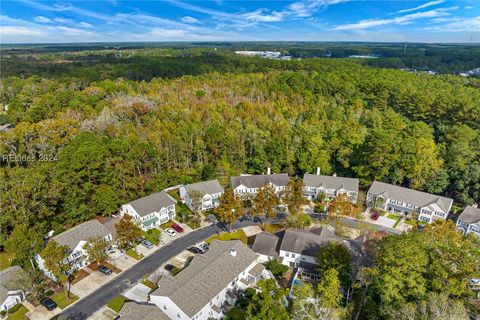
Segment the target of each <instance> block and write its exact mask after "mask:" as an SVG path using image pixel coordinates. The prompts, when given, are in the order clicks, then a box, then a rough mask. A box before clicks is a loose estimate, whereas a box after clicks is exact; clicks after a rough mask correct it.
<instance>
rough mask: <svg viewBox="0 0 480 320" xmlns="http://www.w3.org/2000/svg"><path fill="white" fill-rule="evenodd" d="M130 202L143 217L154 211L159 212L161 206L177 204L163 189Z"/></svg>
mask: <svg viewBox="0 0 480 320" xmlns="http://www.w3.org/2000/svg"><path fill="white" fill-rule="evenodd" d="M129 204H130V205H131V206H132V207H133V209H135V211H136V212H137V213H138V214H139V215H140V216H142V217H143V216H146V215H148V214H150V213H152V212H158V211H159V210H160V209H161V208H166V207H168V206H171V205H172V204H175V201H174V200H173V199H172V198H171V197H170V196H169V195H168V194H167V193H166V192H165V191H161V192H157V193H154V194H151V195H149V196H146V197H143V198H140V199H137V200H135V201H132V202H130V203H129Z"/></svg>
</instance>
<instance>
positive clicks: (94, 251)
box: [84, 236, 110, 263]
mask: <svg viewBox="0 0 480 320" xmlns="http://www.w3.org/2000/svg"><path fill="white" fill-rule="evenodd" d="M109 246H110V243H109V242H108V241H107V240H105V238H103V237H100V236H93V237H90V238H89V239H88V240H87V243H86V245H85V247H84V249H85V250H86V251H87V254H88V259H89V260H90V261H91V262H96V263H100V262H101V261H103V260H105V259H106V258H107V249H108V247H109Z"/></svg>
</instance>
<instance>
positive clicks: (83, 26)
mask: <svg viewBox="0 0 480 320" xmlns="http://www.w3.org/2000/svg"><path fill="white" fill-rule="evenodd" d="M77 27H80V28H92V27H93V25H91V24H90V23H88V22H85V21H81V22H79V23H77Z"/></svg>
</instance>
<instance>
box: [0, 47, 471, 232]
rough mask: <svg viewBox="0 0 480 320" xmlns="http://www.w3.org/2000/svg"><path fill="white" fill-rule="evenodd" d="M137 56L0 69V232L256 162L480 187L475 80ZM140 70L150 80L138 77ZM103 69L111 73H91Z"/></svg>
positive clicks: (460, 196) (462, 194)
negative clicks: (5, 72)
mask: <svg viewBox="0 0 480 320" xmlns="http://www.w3.org/2000/svg"><path fill="white" fill-rule="evenodd" d="M222 57H223V58H222ZM105 59H107V57H105ZM142 59H143V58H142V57H141V56H138V57H137V56H135V55H133V56H132V57H130V58H128V59H127V60H128V62H126V64H120V65H121V68H118V69H117V66H118V65H116V64H115V63H112V64H111V66H112V68H111V69H108V68H103V66H104V64H100V65H101V66H102V68H99V67H98V65H97V63H96V62H91V63H89V64H88V65H86V66H83V65H78V66H75V67H74V68H73V69H71V68H70V67H69V66H66V69H62V68H60V69H55V70H52V74H51V75H52V76H53V75H56V73H57V72H61V73H64V74H63V77H62V75H61V74H59V75H58V77H57V76H55V78H53V77H50V78H49V77H41V76H31V77H28V78H25V79H22V78H19V77H16V76H11V77H8V78H5V79H3V80H2V82H1V100H2V105H3V106H4V109H7V110H6V111H4V112H2V114H0V124H2V123H11V124H13V125H14V128H13V129H12V130H10V131H8V132H4V133H0V154H1V155H2V157H1V158H0V160H1V171H0V176H1V177H0V189H1V192H0V208H1V209H0V210H1V211H2V212H1V215H0V219H1V220H0V227H1V229H2V234H8V232H9V230H11V228H12V226H13V225H14V224H16V223H20V222H22V223H26V224H29V225H30V226H32V227H33V226H34V225H35V227H37V228H38V227H40V228H49V227H51V226H52V225H67V226H68V225H71V224H73V223H76V222H79V221H83V220H86V219H89V218H91V217H93V216H95V215H110V214H112V213H114V212H116V211H117V209H118V206H119V205H120V204H122V203H124V202H126V201H129V200H131V199H135V198H137V197H139V196H142V195H144V194H147V193H149V192H152V191H155V190H159V189H161V188H165V187H167V186H169V185H174V184H177V183H186V182H192V181H198V180H201V179H207V178H213V177H218V178H219V179H220V180H221V182H223V183H224V184H226V183H227V181H228V177H229V176H230V175H233V174H238V173H240V172H249V173H260V172H263V171H264V170H265V167H267V166H270V167H271V168H272V170H273V172H288V173H290V174H291V175H299V176H301V175H302V174H303V173H305V172H314V171H315V168H316V167H318V166H319V167H320V168H321V172H322V173H324V174H333V173H337V174H338V175H343V176H352V177H359V178H360V179H361V184H362V186H363V187H367V186H368V185H369V183H371V182H372V181H373V180H375V179H377V180H382V181H386V182H391V183H395V184H401V185H404V186H408V187H411V188H415V189H419V190H426V191H428V192H434V193H438V194H443V195H446V196H450V197H453V198H454V199H455V201H456V203H457V204H459V205H465V204H471V203H473V202H474V201H478V200H479V199H480V103H479V101H480V89H479V86H480V81H478V80H475V79H468V78H461V77H457V76H447V75H445V76H429V75H415V74H410V73H406V72H402V71H396V70H387V69H379V68H373V67H369V66H363V65H361V64H359V63H356V62H354V61H347V60H342V59H340V60H336V59H307V60H302V61H272V60H265V59H260V58H238V57H234V56H226V55H222V56H220V57H216V56H213V55H197V56H192V57H162V56H158V57H152V58H149V59H151V60H152V61H155V59H157V60H158V63H157V64H156V65H154V66H153V67H152V68H151V70H150V73H149V74H148V73H147V72H146V70H145V69H144V67H145V65H143V64H142V62H143V61H144V60H142ZM174 62H176V63H174ZM2 66H3V65H2ZM130 66H131V68H130ZM6 68H7V69H8V68H9V67H8V66H7V67H6ZM83 68H84V69H83ZM82 70H83V72H81V71H82ZM122 70H123V71H122ZM143 71H145V72H143ZM229 72H234V73H229ZM188 73H190V74H194V75H195V76H192V75H186V76H183V77H177V76H179V75H182V74H188ZM140 74H141V75H142V77H144V78H147V79H148V81H135V80H137V78H138V75H140ZM159 74H160V75H162V77H161V78H153V77H154V76H157V75H159ZM75 75H77V76H75ZM106 75H108V77H110V76H121V77H122V78H117V79H111V80H110V79H107V80H90V79H99V78H100V79H101V78H104V77H106ZM170 78H174V79H170ZM5 107H7V108H5ZM5 231H6V232H5Z"/></svg>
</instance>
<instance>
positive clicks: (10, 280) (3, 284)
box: [0, 266, 24, 303]
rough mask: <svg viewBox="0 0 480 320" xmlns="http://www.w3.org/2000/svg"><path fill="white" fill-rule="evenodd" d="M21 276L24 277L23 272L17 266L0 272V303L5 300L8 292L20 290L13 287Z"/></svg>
mask: <svg viewBox="0 0 480 320" xmlns="http://www.w3.org/2000/svg"><path fill="white" fill-rule="evenodd" d="M22 275H24V272H23V270H22V268H21V267H19V266H13V267H8V268H7V269H5V270H2V271H0V303H3V301H5V299H7V297H8V292H9V291H16V290H19V289H20V288H18V287H16V286H15V283H16V282H17V281H18V278H19V277H21V276H22Z"/></svg>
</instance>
